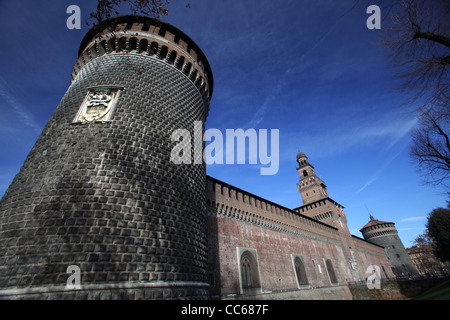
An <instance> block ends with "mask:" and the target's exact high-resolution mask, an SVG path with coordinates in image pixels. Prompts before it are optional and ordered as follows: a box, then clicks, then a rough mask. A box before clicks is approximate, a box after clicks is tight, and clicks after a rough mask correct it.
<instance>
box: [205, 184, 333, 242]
mask: <svg viewBox="0 0 450 320" xmlns="http://www.w3.org/2000/svg"><path fill="white" fill-rule="evenodd" d="M207 205H208V206H209V207H210V208H211V209H213V210H214V212H215V213H216V214H218V215H223V216H227V217H230V218H234V219H237V220H241V221H246V222H248V223H253V224H256V225H259V226H262V227H266V228H270V229H274V230H277V231H280V232H284V233H289V234H298V235H303V236H306V237H308V235H316V236H319V237H320V238H322V239H328V240H332V241H339V235H338V230H337V229H336V228H334V227H332V226H330V225H328V224H325V223H322V222H320V221H317V220H315V219H313V218H310V217H308V216H305V215H302V214H300V213H298V212H295V211H293V210H291V209H288V208H285V207H283V206H281V205H279V204H276V203H274V202H271V201H269V200H266V199H264V198H261V197H258V196H256V195H254V194H251V193H249V192H247V191H245V190H241V189H239V188H236V187H234V186H231V185H229V184H227V183H225V182H222V181H220V180H217V179H214V178H211V177H208V179H207Z"/></svg>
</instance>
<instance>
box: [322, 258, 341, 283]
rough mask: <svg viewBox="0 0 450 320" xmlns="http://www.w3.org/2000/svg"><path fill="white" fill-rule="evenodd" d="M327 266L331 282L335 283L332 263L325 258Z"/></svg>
mask: <svg viewBox="0 0 450 320" xmlns="http://www.w3.org/2000/svg"><path fill="white" fill-rule="evenodd" d="M325 264H326V266H327V271H328V275H329V276H330V281H331V283H337V282H338V281H337V278H336V273H334V268H333V263H332V262H331V260H330V259H327V260H326V262H325Z"/></svg>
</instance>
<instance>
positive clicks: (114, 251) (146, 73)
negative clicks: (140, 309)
mask: <svg viewBox="0 0 450 320" xmlns="http://www.w3.org/2000/svg"><path fill="white" fill-rule="evenodd" d="M212 91H213V77H212V72H211V68H210V66H209V63H208V61H207V59H206V57H205V55H204V53H203V52H202V51H201V50H200V48H199V47H198V46H197V45H196V44H195V42H194V41H193V40H192V39H190V38H189V37H188V36H187V35H186V34H184V33H183V32H182V31H180V30H178V29H177V28H175V27H173V26H171V25H169V24H167V23H164V22H161V21H159V20H156V19H152V18H147V17H140V16H131V15H130V16H120V17H116V18H112V19H108V20H106V21H105V22H103V23H102V24H101V25H99V26H97V27H95V28H93V29H91V30H90V31H89V32H88V33H87V34H86V36H85V37H84V39H83V41H82V43H81V46H80V51H79V57H78V61H77V63H76V65H75V67H74V71H73V73H72V82H71V85H70V87H69V88H68V90H67V92H66V93H65V95H64V97H63V98H62V100H61V102H60V103H59V105H58V107H57V108H56V110H55V111H54V113H53V115H52V116H51V118H50V119H49V121H48V123H47V125H46V126H45V128H44V130H43V132H42V133H41V135H40V137H39V138H38V140H37V142H36V144H35V145H34V147H33V148H32V150H31V152H30V153H29V155H28V157H27V159H26V161H25V163H24V164H23V166H22V168H21V170H20V172H19V173H18V174H17V176H16V177H15V178H14V180H13V182H12V183H11V185H10V187H9V188H8V190H7V192H6V193H5V195H4V197H3V198H2V199H1V201H0V253H1V255H0V256H1V259H0V298H1V297H3V298H29V297H33V298H44V299H46V298H60V297H62V296H63V295H70V296H71V297H73V298H76V299H77V298H78V299H87V298H89V299H92V298H108V299H171V298H196V299H198V298H207V297H208V283H207V282H208V280H207V279H208V276H207V222H206V207H205V204H206V191H205V190H206V167H205V165H204V164H192V165H179V164H174V163H173V162H172V161H171V159H170V157H171V151H172V149H173V147H174V144H175V143H174V142H173V141H171V134H172V133H173V132H174V131H175V130H177V129H180V128H181V129H186V130H188V131H189V132H190V133H191V134H192V135H193V134H194V122H196V121H197V122H198V121H201V122H202V123H203V129H204V121H205V120H206V117H207V114H208V110H209V101H210V98H211V94H212ZM69 266H75V267H78V268H79V277H78V278H77V274H76V272H75V273H74V274H71V273H70V271H68V270H71V269H69ZM77 279H78V280H79V281H78V284H79V285H80V286H79V287H75V288H74V287H72V286H67V284H68V283H69V281H72V280H73V282H71V283H72V284H73V283H75V284H76V283H77V281H76V280H77Z"/></svg>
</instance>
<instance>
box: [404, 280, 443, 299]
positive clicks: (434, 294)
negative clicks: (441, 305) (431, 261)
mask: <svg viewBox="0 0 450 320" xmlns="http://www.w3.org/2000/svg"><path fill="white" fill-rule="evenodd" d="M413 300H450V280H447V281H445V282H443V283H441V284H439V285H437V286H436V287H434V288H432V289H430V290H428V291H425V292H424V293H422V294H421V295H420V296H418V297H416V298H414V299H413Z"/></svg>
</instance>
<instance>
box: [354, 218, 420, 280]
mask: <svg viewBox="0 0 450 320" xmlns="http://www.w3.org/2000/svg"><path fill="white" fill-rule="evenodd" d="M359 231H360V232H361V233H362V235H363V237H364V239H365V240H367V241H370V242H372V243H375V244H377V245H379V246H382V247H384V250H385V252H386V255H387V257H388V260H389V263H390V265H391V268H392V272H393V273H394V274H395V275H396V277H397V278H406V277H409V276H418V275H419V273H418V272H417V269H416V267H415V266H414V264H413V263H412V261H411V258H410V257H409V255H408V253H407V252H406V249H405V247H404V245H403V243H402V241H401V240H400V237H399V236H398V232H397V229H396V228H395V223H393V222H386V221H380V220H377V219H374V218H373V217H372V215H370V221H369V222H368V223H367V224H366V225H365V226H364V227H362V228H361V230H359Z"/></svg>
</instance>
